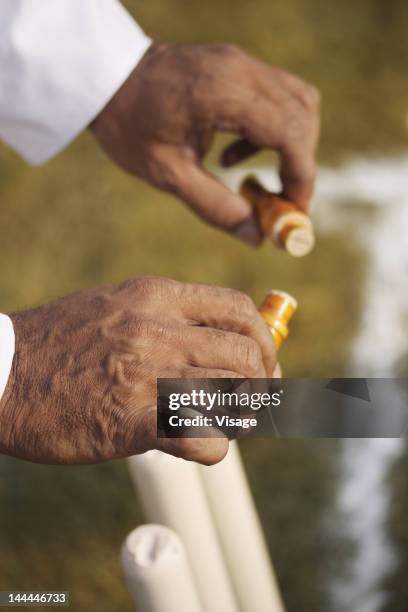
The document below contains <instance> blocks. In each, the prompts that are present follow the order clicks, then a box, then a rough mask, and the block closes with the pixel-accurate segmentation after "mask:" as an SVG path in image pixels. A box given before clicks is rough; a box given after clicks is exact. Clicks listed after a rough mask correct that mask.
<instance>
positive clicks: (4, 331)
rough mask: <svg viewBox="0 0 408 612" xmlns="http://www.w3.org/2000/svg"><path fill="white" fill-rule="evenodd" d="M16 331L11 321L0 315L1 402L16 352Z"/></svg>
mask: <svg viewBox="0 0 408 612" xmlns="http://www.w3.org/2000/svg"><path fill="white" fill-rule="evenodd" d="M14 344H15V339H14V329H13V323H12V322H11V319H10V318H9V317H7V316H6V315H3V314H0V400H1V398H2V396H3V393H4V390H5V388H6V385H7V381H8V378H9V376H10V371H11V366H12V363H13V357H14V350H15V346H14Z"/></svg>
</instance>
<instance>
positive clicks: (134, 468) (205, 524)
mask: <svg viewBox="0 0 408 612" xmlns="http://www.w3.org/2000/svg"><path fill="white" fill-rule="evenodd" d="M128 464H129V470H130V474H131V477H132V480H133V481H134V483H135V486H136V488H137V491H138V493H139V496H140V500H141V503H142V506H143V509H144V512H145V516H146V518H147V520H148V521H149V522H151V523H157V524H161V525H165V526H167V527H169V528H170V529H171V530H173V531H174V532H175V533H176V534H177V535H178V536H179V537H180V539H181V541H182V542H183V544H184V546H185V549H186V552H187V558H188V560H189V564H190V567H191V569H192V573H193V576H194V580H195V584H196V587H197V592H198V595H199V597H200V601H201V605H202V608H203V612H218V611H221V610H222V612H237V610H238V608H237V603H236V599H235V595H234V591H233V587H232V585H231V581H230V578H229V576H228V572H227V568H226V565H225V561H224V558H223V554H222V551H221V547H220V543H219V541H218V537H217V533H216V528H215V525H214V523H213V519H212V515H211V513H210V509H209V506H208V502H207V499H206V496H205V492H204V487H203V482H202V479H201V475H200V471H199V467H198V465H196V464H195V463H193V462H190V461H184V460H183V459H177V458H176V457H172V456H170V455H166V454H164V453H162V452H160V451H156V450H153V451H149V452H147V453H144V454H143V455H135V456H134V457H131V458H130V459H129V460H128ZM226 489H227V490H228V483H226ZM236 510H237V508H235V511H236ZM237 537H240V534H239V533H238V534H237ZM254 610H256V612H261V610H257V609H256V608H253V609H252V612H254ZM142 612H144V610H143V608H142ZM268 612H271V611H268Z"/></svg>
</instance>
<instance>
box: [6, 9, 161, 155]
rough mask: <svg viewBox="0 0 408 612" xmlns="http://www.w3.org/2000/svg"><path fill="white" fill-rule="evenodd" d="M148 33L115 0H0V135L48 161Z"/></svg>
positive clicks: (109, 91)
mask: <svg viewBox="0 0 408 612" xmlns="http://www.w3.org/2000/svg"><path fill="white" fill-rule="evenodd" d="M150 44H151V40H150V38H148V37H147V36H146V35H145V34H144V33H143V32H142V30H141V29H140V28H139V26H138V25H137V24H136V23H135V21H134V20H133V19H132V17H131V16H130V15H129V13H127V11H126V10H125V9H124V8H123V6H122V5H121V4H120V2H118V0H41V2H39V1H38V0H1V5H0V138H1V139H3V140H4V141H5V142H6V143H7V144H9V145H10V146H11V147H13V148H14V149H15V150H16V151H17V152H19V153H20V154H21V155H22V156H23V157H24V158H25V159H26V160H27V161H28V162H30V163H31V164H34V165H37V164H42V163H44V162H46V161H47V160H48V159H50V158H51V157H53V156H54V155H55V154H56V153H58V152H59V151H60V150H61V149H63V148H64V147H65V146H66V145H67V144H68V143H69V142H70V141H71V140H73V139H74V138H75V137H76V136H77V135H78V134H79V133H80V132H82V131H83V130H84V129H85V127H87V126H88V125H89V123H90V122H91V121H92V120H93V119H94V118H95V117H96V116H97V115H98V114H99V112H100V111H101V110H102V109H103V108H104V106H106V104H107V103H108V102H109V100H110V99H111V98H112V97H113V96H114V94H115V93H116V91H117V90H118V89H119V88H120V87H121V86H122V85H123V83H124V82H125V81H126V79H127V78H128V76H129V75H130V73H131V72H132V70H133V69H134V68H135V66H136V65H137V63H138V62H139V60H140V59H141V58H142V56H143V55H144V53H145V52H146V50H147V48H148V47H149V46H150Z"/></svg>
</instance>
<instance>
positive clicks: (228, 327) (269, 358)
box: [180, 284, 276, 377]
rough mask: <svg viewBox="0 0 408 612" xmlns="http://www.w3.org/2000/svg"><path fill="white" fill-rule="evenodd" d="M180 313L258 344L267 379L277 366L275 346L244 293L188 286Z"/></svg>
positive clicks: (204, 286) (256, 311)
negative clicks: (245, 337)
mask: <svg viewBox="0 0 408 612" xmlns="http://www.w3.org/2000/svg"><path fill="white" fill-rule="evenodd" d="M180 309H181V310H182V312H183V314H184V316H185V317H186V319H188V320H190V321H194V322H195V323H197V324H199V325H205V326H207V327H210V328H215V329H223V330H225V331H230V332H236V333H237V334H242V335H245V336H248V337H249V338H252V340H255V342H257V343H258V344H259V346H260V348H261V352H262V361H263V365H264V368H265V372H266V375H267V376H268V377H269V376H271V375H272V372H273V370H274V367H275V365H276V349H275V344H274V341H273V338H272V334H271V333H270V330H269V328H268V327H267V325H266V323H265V321H264V320H263V319H262V317H261V315H260V314H259V312H258V310H257V308H256V306H255V304H254V303H253V301H252V300H251V299H250V298H249V297H248V296H247V295H246V294H245V293H241V292H240V291H234V290H232V289H224V288H223V287H214V286H210V285H199V284H184V285H182V287H181V290H180Z"/></svg>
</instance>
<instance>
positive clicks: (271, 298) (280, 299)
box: [259, 290, 298, 350]
mask: <svg viewBox="0 0 408 612" xmlns="http://www.w3.org/2000/svg"><path fill="white" fill-rule="evenodd" d="M297 306H298V303H297V301H296V300H295V298H294V297H292V296H291V295H289V293H285V292H284V291H276V290H272V291H270V292H269V293H268V295H267V296H266V298H265V300H264V302H263V304H262V306H261V307H260V309H259V312H260V314H261V316H262V318H263V319H264V321H265V323H266V324H267V326H268V327H269V329H270V330H271V334H272V336H273V339H274V341H275V346H276V350H279V348H280V347H281V345H282V343H283V342H284V340H286V338H287V337H288V335H289V328H288V323H289V321H290V320H291V318H292V317H293V315H294V314H295V311H296V309H297Z"/></svg>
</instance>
